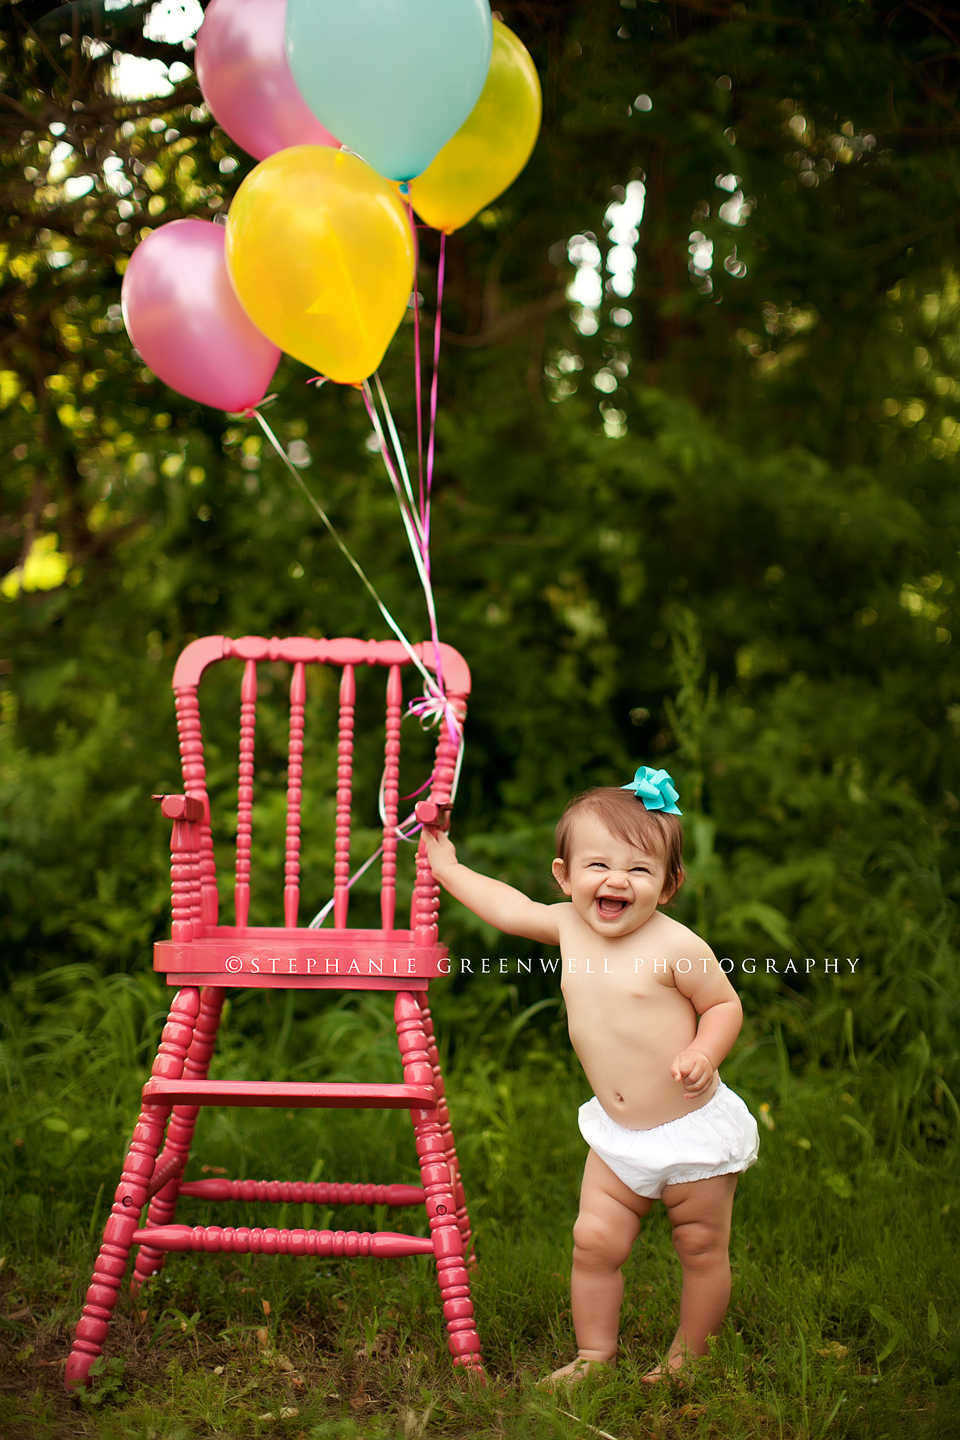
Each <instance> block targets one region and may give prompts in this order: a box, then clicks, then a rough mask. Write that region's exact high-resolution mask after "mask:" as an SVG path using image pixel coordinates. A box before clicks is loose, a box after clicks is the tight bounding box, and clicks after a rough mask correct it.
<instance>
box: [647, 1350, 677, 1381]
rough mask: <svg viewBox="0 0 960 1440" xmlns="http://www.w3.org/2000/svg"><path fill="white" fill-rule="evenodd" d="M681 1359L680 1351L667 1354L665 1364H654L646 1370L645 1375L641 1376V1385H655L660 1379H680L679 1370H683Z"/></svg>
mask: <svg viewBox="0 0 960 1440" xmlns="http://www.w3.org/2000/svg"><path fill="white" fill-rule="evenodd" d="M683 1359H684V1357H683V1354H682V1353H678V1354H676V1355H668V1356H667V1362H666V1364H665V1365H654V1367H653V1369H652V1370H648V1371H647V1373H646V1375H644V1376H643V1377H642V1378H641V1381H640V1383H641V1385H656V1384H657V1382H658V1381H660V1380H679V1379H681V1378H682V1377H681V1373H680V1372H681V1371H682V1370H683Z"/></svg>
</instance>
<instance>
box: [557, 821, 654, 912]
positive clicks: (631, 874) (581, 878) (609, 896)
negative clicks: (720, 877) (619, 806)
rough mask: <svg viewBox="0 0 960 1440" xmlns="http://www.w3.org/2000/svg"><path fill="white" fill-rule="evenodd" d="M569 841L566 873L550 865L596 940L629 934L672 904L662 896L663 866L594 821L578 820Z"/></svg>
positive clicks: (558, 862)
mask: <svg viewBox="0 0 960 1440" xmlns="http://www.w3.org/2000/svg"><path fill="white" fill-rule="evenodd" d="M570 838H571V842H572V843H571V846H570V864H569V867H568V869H567V870H566V871H565V870H564V868H563V864H562V862H561V861H560V860H554V862H553V874H554V878H555V879H556V881H557V883H558V885H559V886H560V888H561V890H562V891H563V893H564V895H569V897H570V899H571V900H572V901H573V908H574V909H575V910H576V912H577V914H578V915H579V916H580V918H581V920H584V921H585V922H586V923H587V924H588V925H589V926H590V928H591V930H595V931H596V932H597V934H598V935H605V936H608V937H609V938H611V939H612V938H614V937H616V936H618V935H629V934H630V932H631V931H632V930H637V929H638V928H639V927H640V926H641V925H644V924H646V922H647V921H648V920H649V919H650V916H651V915H652V914H653V913H654V911H655V910H656V908H657V906H658V905H659V904H666V902H667V901H668V900H669V899H670V896H669V895H668V894H666V893H664V878H665V867H664V863H663V861H662V860H659V859H657V857H656V856H654V855H651V854H650V853H649V852H648V851H646V850H641V849H640V847H639V846H638V845H634V844H633V843H631V842H630V841H629V840H620V839H618V838H617V836H615V835H611V834H610V832H609V830H608V829H607V828H606V826H605V825H604V824H603V821H602V820H600V818H599V817H598V816H596V815H591V814H590V813H589V812H587V814H585V815H582V816H581V817H580V818H579V819H577V820H576V821H575V822H574V827H573V833H572V835H571V837H570Z"/></svg>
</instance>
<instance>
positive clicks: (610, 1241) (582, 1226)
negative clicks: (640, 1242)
mask: <svg viewBox="0 0 960 1440" xmlns="http://www.w3.org/2000/svg"><path fill="white" fill-rule="evenodd" d="M630 1249H631V1242H629V1241H627V1240H626V1239H625V1238H624V1237H622V1236H618V1235H617V1234H616V1232H615V1231H614V1229H613V1228H612V1227H611V1226H610V1225H609V1224H608V1223H606V1222H605V1221H603V1220H600V1219H598V1218H597V1216H595V1215H589V1214H587V1215H579V1216H578V1217H577V1222H576V1224H575V1225H574V1227H573V1258H574V1262H575V1263H576V1264H578V1265H585V1266H601V1267H604V1268H607V1267H610V1268H614V1269H616V1268H618V1267H619V1266H620V1265H622V1264H623V1262H624V1261H625V1260H626V1258H627V1256H628V1255H629V1254H630Z"/></svg>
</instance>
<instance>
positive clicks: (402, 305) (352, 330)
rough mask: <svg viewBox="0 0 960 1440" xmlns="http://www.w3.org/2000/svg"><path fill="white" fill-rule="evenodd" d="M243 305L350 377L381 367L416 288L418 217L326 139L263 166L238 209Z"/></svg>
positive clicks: (271, 329) (232, 221)
mask: <svg viewBox="0 0 960 1440" xmlns="http://www.w3.org/2000/svg"><path fill="white" fill-rule="evenodd" d="M226 254H227V269H228V270H229V273H230V279H231V281H232V282H233V288H234V289H235V291H236V292H237V297H238V299H239V301H240V304H241V305H242V306H243V308H244V310H246V312H247V314H248V315H249V316H250V319H251V320H252V321H253V323H254V324H255V325H256V326H257V327H258V329H260V330H262V331H263V333H264V335H266V336H267V338H268V339H270V340H272V341H273V343H274V344H275V345H279V346H280V348H281V349H282V350H286V352H287V354H288V355H293V356H294V357H295V358H296V359H297V360H302V361H303V362H304V364H306V365H312V366H314V367H315V369H317V370H319V371H320V373H321V374H323V375H327V376H329V377H330V379H331V380H337V381H339V382H340V383H341V384H344V385H356V384H358V383H359V382H360V381H361V380H365V379H366V377H367V376H368V375H370V374H372V372H373V371H374V370H376V368H377V366H378V365H379V364H380V361H381V360H382V359H383V355H384V351H385V350H386V348H387V346H388V345H389V344H390V341H391V339H392V338H393V334H394V332H395V330H396V328H397V326H398V325H399V324H400V321H401V319H402V318H403V316H404V314H405V312H406V309H407V301H408V299H409V298H410V292H411V290H412V289H413V264H414V243H413V236H412V234H411V231H410V222H409V219H408V216H407V213H406V211H405V210H404V208H403V205H402V204H401V203H400V200H399V197H398V196H397V195H396V193H395V192H394V190H393V189H392V188H391V186H390V184H389V182H388V181H386V180H384V179H383V178H382V176H380V175H378V174H377V173H376V171H375V170H371V168H370V166H369V165H367V164H366V163H365V161H363V160H361V159H360V158H359V157H358V156H356V155H351V154H349V153H348V152H346V151H340V150H332V149H330V148H328V147H327V146H323V145H294V146H292V147H291V148H290V149H289V150H279V151H277V153H276V154H274V155H271V156H269V158H268V159H266V160H264V161H263V162H262V163H261V164H260V165H258V166H257V167H256V169H255V170H252V171H251V172H250V174H249V175H248V176H247V178H246V179H245V180H244V182H243V184H242V185H241V186H240V189H239V190H238V191H237V194H236V197H235V199H234V201H233V203H232V205H231V206H230V213H229V216H228V217H227V244H226Z"/></svg>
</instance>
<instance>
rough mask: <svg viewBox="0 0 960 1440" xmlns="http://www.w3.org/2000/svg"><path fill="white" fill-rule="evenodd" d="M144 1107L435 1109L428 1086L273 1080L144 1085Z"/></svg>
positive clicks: (203, 1081) (170, 1081)
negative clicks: (218, 1106) (244, 1106)
mask: <svg viewBox="0 0 960 1440" xmlns="http://www.w3.org/2000/svg"><path fill="white" fill-rule="evenodd" d="M143 1099H144V1102H145V1103H147V1104H153V1105H156V1104H162V1105H251V1106H268V1105H272V1106H277V1107H279V1108H283V1107H284V1106H286V1107H288V1108H292V1109H297V1108H298V1107H305V1106H316V1107H323V1108H325V1109H329V1110H435V1109H436V1107H437V1100H436V1095H435V1094H434V1091H433V1089H432V1087H431V1086H429V1085H354V1084H347V1083H340V1084H334V1083H329V1084H322V1085H321V1084H316V1085H315V1084H308V1083H295V1082H294V1081H274V1080H157V1079H152V1080H148V1081H147V1083H146V1085H144V1087H143Z"/></svg>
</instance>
